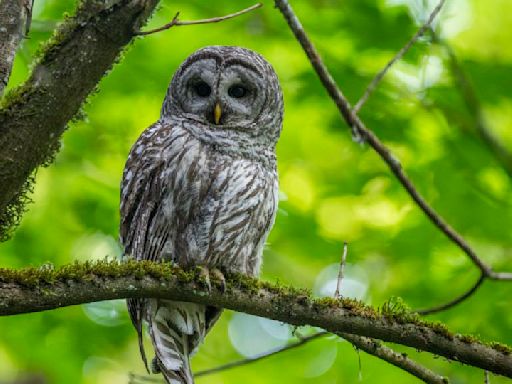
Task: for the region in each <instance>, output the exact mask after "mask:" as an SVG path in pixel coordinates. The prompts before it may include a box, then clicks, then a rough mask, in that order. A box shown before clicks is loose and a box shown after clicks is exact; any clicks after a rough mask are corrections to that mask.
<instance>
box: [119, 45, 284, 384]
mask: <svg viewBox="0 0 512 384" xmlns="http://www.w3.org/2000/svg"><path fill="white" fill-rule="evenodd" d="M282 118H283V97H282V92H281V88H280V86H279V81H278V79H277V76H276V74H275V72H274V70H273V69H272V67H271V65H270V64H269V63H268V62H267V61H266V60H265V59H264V58H263V57H262V56H260V55H259V54H257V53H255V52H253V51H250V50H248V49H244V48H240V47H229V46H211V47H206V48H202V49H200V50H198V51H196V52H195V53H193V54H192V55H191V56H189V57H188V58H187V59H186V60H185V62H184V63H183V64H181V66H180V67H179V68H178V70H177V71H176V73H175V74H174V76H173V78H172V80H171V83H170V85H169V87H168V90H167V94H166V96H165V98H164V101H163V105H162V109H161V115H160V119H159V120H158V121H157V122H156V123H154V124H153V125H151V126H150V127H149V128H147V129H146V130H145V131H144V132H143V133H142V135H141V136H140V137H139V139H138V140H137V141H136V143H135V144H134V145H133V147H132V149H131V151H130V154H129V156H128V160H127V162H126V166H125V169H124V173H123V179H122V182H121V207H120V211H121V223H120V240H121V243H122V245H123V247H124V254H125V258H134V259H136V260H153V261H170V262H173V263H175V264H177V265H179V266H182V267H190V266H203V267H204V268H205V270H225V271H228V272H239V273H244V274H247V275H250V276H257V275H258V273H259V270H260V266H261V258H262V252H263V247H264V245H265V241H266V239H267V235H268V233H269V231H270V229H271V227H272V225H273V224H274V219H275V216H276V210H277V203H278V177H277V171H276V155H275V147H276V143H277V141H278V139H279V135H280V133H281V127H282ZM128 310H129V313H130V317H131V320H132V322H133V325H134V327H135V329H136V331H137V333H138V339H139V346H140V351H141V356H142V359H143V361H144V364H145V365H146V368H148V363H147V360H146V355H145V352H144V346H143V340H142V339H143V337H142V328H143V322H146V323H147V325H148V330H149V335H150V337H151V341H152V344H153V348H154V351H155V357H154V359H153V361H152V364H151V367H152V370H153V372H161V373H162V374H163V376H164V378H165V380H166V382H167V383H172V384H182V383H184V384H189V383H193V382H194V380H193V376H192V372H191V369H190V362H189V359H190V356H191V355H192V354H193V353H194V352H195V351H196V350H197V348H198V346H199V345H200V344H201V342H202V341H203V339H204V337H205V335H206V333H207V332H208V331H209V329H210V328H211V327H212V326H213V324H214V323H215V321H216V320H217V319H218V318H219V316H220V313H221V309H219V308H215V307H212V306H207V305H200V304H194V303H187V302H180V301H170V300H160V299H151V298H147V299H129V300H128Z"/></svg>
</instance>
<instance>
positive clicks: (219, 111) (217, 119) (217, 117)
mask: <svg viewBox="0 0 512 384" xmlns="http://www.w3.org/2000/svg"><path fill="white" fill-rule="evenodd" d="M221 116H222V109H221V108H220V104H219V103H218V102H217V103H216V104H215V108H214V109H213V119H214V120H215V124H217V125H219V122H220V117H221Z"/></svg>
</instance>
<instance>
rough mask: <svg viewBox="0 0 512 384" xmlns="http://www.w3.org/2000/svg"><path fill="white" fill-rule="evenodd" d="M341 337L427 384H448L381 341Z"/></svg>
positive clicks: (349, 336) (444, 379)
mask: <svg viewBox="0 0 512 384" xmlns="http://www.w3.org/2000/svg"><path fill="white" fill-rule="evenodd" d="M339 335H340V336H341V337H343V338H344V339H345V340H347V341H348V342H350V343H351V344H352V345H353V346H354V347H355V348H357V349H360V350H362V351H365V352H366V353H368V354H370V355H373V356H375V357H378V358H379V359H382V360H384V361H386V362H388V363H390V364H393V365H394V366H396V367H398V368H401V369H403V370H404V371H406V372H409V373H410V374H411V375H413V376H416V377H417V378H418V379H420V380H422V381H424V382H425V383H430V384H446V383H448V379H447V378H445V377H443V376H440V375H438V374H437V373H435V372H433V371H431V370H430V369H428V368H426V367H424V366H422V365H420V364H418V363H416V362H415V361H413V360H411V359H409V358H408V357H407V355H405V354H402V353H398V352H395V351H393V350H392V349H391V348H388V347H386V346H385V345H383V344H382V343H381V342H380V341H377V340H374V339H370V338H368V337H362V336H357V335H351V334H348V333H340V334H339Z"/></svg>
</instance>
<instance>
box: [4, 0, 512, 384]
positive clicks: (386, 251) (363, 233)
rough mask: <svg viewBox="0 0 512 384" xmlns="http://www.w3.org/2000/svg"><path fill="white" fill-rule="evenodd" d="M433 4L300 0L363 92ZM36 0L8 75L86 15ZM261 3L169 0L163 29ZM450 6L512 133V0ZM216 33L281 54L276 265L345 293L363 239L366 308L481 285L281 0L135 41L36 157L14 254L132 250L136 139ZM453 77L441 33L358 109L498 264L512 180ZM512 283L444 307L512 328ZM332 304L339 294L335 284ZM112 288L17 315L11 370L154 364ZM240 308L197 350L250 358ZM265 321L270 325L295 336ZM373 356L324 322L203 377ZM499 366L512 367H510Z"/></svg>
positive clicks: (494, 331)
mask: <svg viewBox="0 0 512 384" xmlns="http://www.w3.org/2000/svg"><path fill="white" fill-rule="evenodd" d="M423 3H430V5H431V6H432V5H433V2H423V1H414V0H410V1H405V0H404V1H396V0H395V1H391V0H345V1H340V0H304V1H292V5H293V6H294V8H295V10H296V12H297V13H298V15H299V17H301V20H302V22H303V24H304V26H305V28H306V30H307V31H308V33H309V34H310V36H311V38H312V40H313V41H314V42H315V44H316V45H317V48H318V50H319V51H320V53H321V54H322V56H323V58H324V59H325V62H326V64H327V65H328V66H329V68H330V69H331V71H332V72H333V75H334V78H335V79H336V81H337V82H338V84H339V85H340V86H341V88H342V90H343V91H344V93H345V94H346V95H347V97H348V98H349V100H350V101H351V102H352V104H354V103H355V102H356V101H357V99H358V98H359V97H360V96H361V95H362V93H363V91H364V89H365V87H366V85H367V84H368V83H369V81H370V80H371V78H372V76H373V75H374V74H375V73H376V72H378V71H379V70H380V69H381V68H382V67H383V66H384V65H385V63H386V61H387V60H389V59H390V58H391V57H392V56H393V55H394V53H395V52H396V51H397V50H398V49H400V47H401V46H402V45H403V44H404V43H405V42H406V41H407V40H408V39H409V37H410V36H412V34H413V33H414V32H415V30H416V29H417V27H418V25H417V23H416V22H415V17H416V16H419V18H421V15H422V13H421V10H422V9H423V5H422V4H423ZM451 3H452V4H451ZM405 4H410V6H407V5H405ZM35 5H36V7H37V8H36V10H35V16H34V23H33V30H32V32H31V38H30V39H28V40H26V41H25V42H24V47H23V49H22V50H21V51H20V53H19V55H18V56H17V58H16V62H15V67H14V73H13V77H12V80H11V84H10V85H9V86H10V87H14V86H16V85H17V84H20V83H21V82H22V81H23V80H24V79H26V78H27V76H28V73H29V67H30V63H31V61H32V60H33V57H34V54H35V52H36V49H37V46H38V44H40V43H41V42H43V41H45V40H46V39H48V38H49V37H50V35H51V30H52V29H53V27H54V24H55V21H57V20H62V19H63V17H64V13H65V12H68V13H70V14H73V13H74V6H75V4H74V3H73V2H65V1H57V0H46V1H36V2H35ZM249 5H252V2H251V1H249V0H243V1H237V2H232V1H223V0H222V1H216V2H205V1H199V0H194V1H181V0H180V1H164V2H162V6H161V8H160V9H159V11H158V12H157V13H156V14H155V16H154V18H153V20H152V22H151V24H150V25H149V26H148V28H152V27H156V26H160V25H163V24H165V23H167V22H168V21H169V19H170V18H171V17H172V15H174V14H175V13H176V12H177V11H180V15H181V16H180V17H181V19H182V20H192V19H198V18H205V17H211V16H217V15H222V14H226V13H230V12H233V11H235V10H238V9H241V8H243V7H245V6H249ZM447 6H448V8H447V9H446V10H445V11H443V13H442V15H441V19H440V20H441V23H440V25H438V27H437V28H438V29H439V31H440V33H441V35H442V36H443V37H444V38H446V39H447V41H448V42H449V43H450V44H451V45H452V47H453V48H454V50H455V52H456V54H457V56H458V58H459V60H460V62H461V65H462V66H463V69H464V70H465V72H466V73H467V74H468V76H469V77H470V79H471V82H472V84H473V85H474V86H475V89H476V93H477V97H478V99H479V101H480V103H481V105H482V108H483V117H484V119H485V121H486V123H487V125H488V127H489V129H490V131H491V132H492V133H493V134H494V135H495V136H496V137H497V138H498V139H499V140H500V141H501V142H502V144H503V145H504V146H505V147H506V148H507V149H508V150H509V151H512V134H511V132H512V130H510V126H511V124H512V97H511V96H510V86H509V85H510V84H512V45H510V41H512V30H511V29H510V28H509V25H510V21H511V20H510V15H511V14H512V3H511V2H510V1H509V0H492V1H491V2H489V1H484V0H471V1H467V2H462V1H460V2H447ZM415 15H416V16H415ZM212 44H228V45H241V46H245V47H248V48H251V49H254V50H256V51H258V52H260V53H262V54H263V55H264V56H265V57H266V58H267V59H268V60H269V61H270V62H271V63H272V64H273V65H274V67H275V68H276V71H277V73H278V75H279V77H280V80H281V83H282V86H283V90H284V95H285V121H284V130H283V133H282V137H281V140H280V143H279V144H278V159H279V174H280V179H281V191H282V195H283V199H282V201H281V202H280V212H279V214H278V217H277V221H276V225H275V227H274V229H273V231H272V233H271V237H270V239H269V246H268V249H267V251H266V254H265V260H264V264H263V270H262V277H263V278H264V279H266V280H269V281H275V280H276V279H279V280H280V281H281V282H282V285H284V286H289V285H291V286H294V287H297V288H303V289H306V290H310V291H311V292H312V293H313V294H314V295H317V296H330V295H332V294H333V292H334V288H332V285H330V283H331V282H332V278H333V276H332V275H330V271H331V270H332V271H334V279H335V277H336V274H337V266H338V264H339V258H340V254H341V250H342V244H343V242H344V241H347V242H348V243H349V253H348V264H347V269H346V277H345V279H344V283H343V286H342V294H343V296H344V297H349V298H350V297H353V298H354V299H344V300H343V305H344V306H347V305H348V306H350V307H353V308H364V306H363V307H359V303H360V302H363V303H366V304H371V305H373V306H375V307H376V306H380V308H381V312H382V314H383V315H389V316H393V317H395V318H396V317H397V316H398V317H405V318H406V319H407V320H408V321H412V320H414V319H416V315H413V314H412V312H411V311H410V310H409V309H408V308H407V307H405V306H404V305H403V304H402V303H401V302H400V301H398V300H395V301H392V302H387V303H385V300H387V298H389V297H391V296H396V297H402V298H403V300H404V301H405V302H406V303H408V304H409V305H410V306H411V308H413V309H417V308H426V307H429V306H432V305H437V304H440V303H444V302H445V301H448V300H449V299H452V298H453V297H455V296H457V295H458V294H461V293H462V292H464V291H465V290H466V289H468V288H469V287H470V286H471V285H472V284H474V282H475V281H476V280H477V279H478V276H479V274H478V270H477V269H476V268H475V267H474V266H473V265H472V264H471V263H470V261H469V260H468V259H467V257H465V256H464V255H463V254H462V252H460V251H459V250H458V249H457V248H456V247H454V246H453V244H451V243H450V242H449V241H448V240H447V239H446V238H445V237H444V236H443V235H442V234H440V233H439V231H438V230H437V229H436V228H434V227H433V226H432V224H431V223H430V222H429V221H428V220H427V219H426V218H425V217H424V215H423V214H422V213H421V212H420V211H419V210H418V209H417V207H416V206H415V205H414V204H413V203H412V202H411V200H410V199H409V197H408V196H407V195H406V194H405V192H404V191H403V189H402V188H401V186H400V185H399V184H398V183H397V182H396V180H395V179H394V178H393V176H392V175H391V174H390V172H389V170H388V169H387V167H386V166H385V165H384V164H383V163H382V162H381V161H380V159H379V158H378V157H377V156H376V155H375V154H374V153H373V152H372V151H371V150H369V149H368V148H367V146H359V145H357V144H355V143H353V142H352V139H351V137H350V133H349V130H348V129H347V128H346V126H345V124H344V123H343V122H342V121H341V119H340V117H339V115H338V112H337V110H336V108H335V106H334V105H333V104H332V102H331V101H330V100H329V99H328V97H327V96H326V92H325V90H324V89H323V88H322V87H321V85H320V84H319V81H318V79H317V78H316V76H315V74H314V73H313V72H312V70H311V67H310V64H309V63H308V62H307V60H306V58H305V55H304V53H303V52H302V51H301V49H300V47H299V46H298V44H297V43H296V42H295V40H294V39H293V36H292V34H291V33H290V31H289V30H288V29H287V26H286V24H285V22H284V21H283V19H282V17H281V16H280V14H279V13H278V12H277V10H275V9H274V8H273V4H272V1H264V7H263V8H262V9H261V10H257V11H256V12H253V13H251V14H249V15H245V16H242V17H240V18H237V19H234V20H230V21H226V22H223V23H219V24H213V25H200V26H191V27H177V28H173V29H171V30H169V31H166V32H162V33H159V34H156V35H152V36H148V37H145V38H139V39H136V41H135V42H134V44H133V45H132V47H131V48H130V49H129V51H127V52H126V54H125V55H124V57H123V59H122V60H121V61H120V63H119V65H117V66H116V67H115V68H114V69H113V70H112V72H111V73H110V74H109V75H108V76H107V77H106V78H105V79H104V80H103V81H102V83H101V84H100V87H99V92H97V93H96V94H95V96H94V97H92V98H91V99H90V100H89V102H88V104H87V105H86V107H85V108H84V112H85V114H86V117H85V119H83V120H82V121H79V122H76V123H74V124H73V126H72V127H71V129H69V131H68V132H66V133H65V135H64V140H63V147H62V149H61V151H60V152H59V154H58V155H57V157H56V160H55V163H54V164H52V165H51V166H50V167H48V168H44V169H41V170H40V171H39V172H38V174H37V179H36V184H35V190H34V193H33V194H32V195H31V197H32V199H33V200H34V203H33V204H30V205H29V211H28V212H27V213H26V214H25V215H24V217H23V221H22V223H21V226H20V227H19V229H18V230H17V231H16V232H15V234H14V236H13V239H12V240H10V241H9V242H6V243H2V244H0V255H1V259H0V265H1V266H2V267H24V266H27V265H35V266H37V265H41V264H42V263H44V262H50V263H53V264H55V265H63V264H67V263H70V262H72V261H74V260H80V261H85V260H102V259H104V257H105V256H110V257H117V256H119V254H120V249H119V247H118V246H117V236H118V229H117V227H118V221H119V214H118V204H119V197H118V196H119V180H120V177H121V172H122V169H123V166H124V161H125V160H126V156H127V154H128V151H129V149H130V146H131V145H132V144H133V142H134V141H135V139H136V138H137V136H138V135H139V134H140V133H141V131H142V130H143V129H144V128H146V127H147V126H149V125H150V124H151V123H153V122H154V121H155V120H156V119H157V118H158V115H159V110H160V106H161V101H162V99H163V97H164V95H165V91H166V88H167V84H168V83H169V80H170V78H171V75H172V73H173V72H174V70H175V69H176V68H177V66H178V65H179V64H180V62H181V61H182V60H184V59H185V57H187V55H189V54H190V53H191V52H193V51H194V50H195V49H197V48H199V47H202V46H205V45H212ZM454 84H455V82H454V80H453V76H452V75H451V73H450V69H449V65H448V56H447V55H446V52H445V51H444V49H443V48H442V47H440V46H438V45H436V44H433V43H432V42H431V39H430V38H428V37H425V38H424V39H422V40H421V41H420V42H419V43H418V44H416V45H415V47H414V48H413V49H412V50H411V51H410V52H409V53H408V54H407V55H406V57H405V58H404V60H402V61H401V62H399V63H398V64H397V65H396V66H395V67H394V68H393V70H392V71H391V72H390V73H389V74H388V75H387V76H386V77H385V79H384V82H383V83H382V84H381V85H380V86H379V88H378V89H377V91H376V93H375V94H374V95H373V96H372V97H371V98H370V100H369V102H368V103H367V104H366V105H365V106H364V107H363V109H362V111H361V118H362V119H363V120H364V121H365V122H366V124H367V125H368V127H369V128H370V129H372V130H374V131H375V132H376V133H377V134H378V135H379V137H381V138H382V140H383V141H384V142H385V143H386V144H387V145H389V147H390V148H391V149H392V150H393V152H394V154H395V155H396V156H397V158H399V159H400V161H401V163H402V165H403V166H404V168H405V170H406V171H407V173H408V174H409V175H410V176H411V178H412V179H413V181H414V182H415V184H416V185H417V187H418V189H419V190H420V191H421V193H422V194H423V195H424V196H425V198H426V199H427V200H428V201H429V202H430V203H432V205H433V206H434V207H435V208H436V209H437V210H438V211H439V212H440V213H441V214H442V215H443V216H444V217H445V218H446V219H447V221H448V222H450V224H452V225H453V227H455V228H456V229H457V230H458V231H459V232H460V233H461V234H463V235H464V237H465V238H467V240H468V241H469V242H470V243H471V245H472V246H473V247H475V249H476V250H477V252H478V253H479V255H481V257H482V259H484V260H485V261H486V262H487V263H489V264H490V265H492V266H493V268H494V269H495V270H509V271H510V270H512V263H511V262H510V260H511V259H512V250H511V247H510V244H512V231H510V223H511V222H512V203H511V201H512V200H511V194H512V182H511V179H510V177H509V176H508V175H507V173H506V172H505V171H504V169H503V167H502V166H501V163H500V162H499V161H498V160H497V159H496V156H495V155H494V154H493V152H492V150H491V149H490V148H489V147H488V146H486V145H485V144H484V143H483V142H482V140H481V138H480V136H479V135H478V133H477V130H476V126H475V122H474V111H470V110H468V108H467V107H466V105H465V104H464V101H463V98H462V97H461V95H460V93H459V91H458V89H457V88H456V87H455V85H454ZM246 283H247V284H248V282H246ZM331 288H332V289H331ZM304 297H305V298H306V297H308V295H307V292H304ZM510 297H512V285H511V284H507V283H505V282H491V281H487V282H485V283H484V284H483V286H482V287H481V288H480V289H479V290H478V292H477V293H475V294H474V295H473V296H472V297H471V298H470V299H468V300H466V301H465V302H464V303H462V304H460V305H459V306H458V307H456V308H454V309H451V310H449V311H446V312H444V313H440V314H438V315H434V316H431V317H429V319H428V320H432V321H433V322H434V323H435V322H436V321H441V322H443V323H444V324H446V325H447V326H448V327H449V329H451V330H454V331H455V332H457V333H460V334H475V335H479V337H481V338H482V339H484V340H499V341H501V342H503V343H506V344H509V345H510V344H512V334H511V333H510V329H511V328H512V316H510ZM305 300H306V299H305ZM351 300H353V301H351ZM318 303H323V304H322V305H327V306H328V305H337V301H335V300H333V299H323V300H321V301H320V302H318ZM381 303H384V304H381ZM102 305H103V306H101V305H87V306H82V307H73V308H65V309H61V310H58V311H51V312H45V313H39V314H31V315H23V316H16V317H11V318H1V319H0V329H1V331H0V376H1V377H2V380H7V381H9V380H11V381H12V380H15V379H21V378H23V377H24V376H27V375H30V374H32V373H36V374H41V375H43V376H44V377H46V378H47V381H48V382H50V383H66V384H67V383H82V384H93V383H94V384H102V383H127V381H128V378H127V377H128V376H127V373H128V372H137V373H143V366H142V364H141V362H140V358H139V356H138V348H137V345H136V337H135V332H134V331H133V329H132V327H131V324H130V322H129V319H128V317H127V315H126V311H125V309H124V306H123V303H119V302H112V303H104V304H102ZM319 305H320V304H319ZM237 316H238V314H236V315H235V314H232V313H226V314H224V315H223V317H222V319H221V321H220V322H219V323H218V325H217V326H216V327H215V329H214V330H213V331H212V333H211V334H210V335H209V336H208V337H207V340H206V342H205V344H204V345H203V346H202V347H201V349H200V351H199V353H198V354H197V355H196V357H194V359H193V366H194V369H196V370H199V369H203V368H209V367H213V366H216V365H218V364H221V363H226V362H229V361H232V360H235V359H238V358H240V354H239V351H241V349H240V347H239V346H238V345H237V343H236V338H235V336H234V335H235V333H236V332H235V331H236V330H237V328H236V324H237V323H236V321H235V320H236V319H237ZM251 321H253V320H251ZM250 324H255V325H258V324H260V322H259V320H254V322H253V323H250ZM267 325H268V324H267ZM267 325H265V327H266V326H267ZM265 327H263V328H262V331H261V332H262V335H264V337H265V338H266V339H268V340H271V341H272V342H274V341H275V342H278V341H279V340H280V339H279V338H277V337H276V335H275V334H274V333H272V332H270V331H269V330H268V329H267V328H265ZM265 329H267V330H265ZM4 330H7V331H4ZM273 330H274V329H273ZM244 332H245V333H243V332H242V331H240V332H239V333H240V334H244V337H245V339H247V340H249V341H251V342H252V343H253V345H254V350H256V348H257V345H259V343H260V342H261V340H260V339H262V337H255V339H254V340H253V339H251V337H252V335H253V334H254V332H255V331H254V329H252V328H249V330H246V331H244ZM439 332H441V333H442V332H443V330H442V328H440V329H439ZM462 338H464V339H465V340H466V341H467V342H470V341H471V337H468V336H462ZM276 340H277V341H276ZM393 348H395V346H393ZM496 348H497V349H499V348H500V347H499V346H496ZM397 349H398V351H399V352H407V354H408V356H410V357H411V358H413V359H416V360H418V361H420V362H421V363H423V364H425V365H427V366H428V367H430V368H432V369H434V370H435V371H436V372H438V373H439V374H442V375H444V376H447V377H449V378H450V379H451V381H452V382H461V383H462V382H463V383H481V382H482V381H483V378H482V376H483V373H481V372H479V371H477V370H475V369H471V368H468V367H463V366H460V365H458V364H453V363H452V364H449V363H447V362H446V361H444V360H443V359H432V358H431V357H430V356H429V355H428V354H419V353H417V352H415V351H411V350H410V349H406V348H397ZM361 359H362V371H361V375H362V380H361V382H362V383H411V382H413V381H414V379H413V378H411V377H410V376H408V375H407V374H405V373H403V372H402V371H400V370H398V369H397V368H395V367H393V366H390V365H388V364H385V363H383V362H381V361H379V360H377V359H375V358H373V357H370V356H366V355H364V354H361ZM283 367H286V369H283ZM358 371H359V368H358V357H357V354H355V353H354V352H353V349H352V348H351V347H350V345H348V343H346V342H336V341H335V340H333V339H330V338H325V339H321V340H317V341H315V342H312V343H310V344H307V345H306V346H303V347H301V348H300V349H296V350H293V351H290V352H287V353H285V354H281V355H278V356H275V357H273V358H271V359H268V360H265V361H262V362H260V363H257V364H255V365H249V366H246V367H242V368H238V369H234V370H231V371H226V372H223V373H219V374H216V375H212V376H210V377H208V378H205V379H199V380H198V383H201V381H200V380H203V382H205V383H206V382H207V383H213V384H216V383H224V382H233V383H239V382H243V383H249V384H251V383H261V382H264V383H269V384H273V383H280V384H281V383H298V384H306V383H319V384H323V383H329V384H330V383H344V382H356V381H357V380H358V374H359V372H358ZM491 380H492V383H493V384H499V383H505V382H506V381H505V380H504V379H502V378H499V377H496V378H494V377H493V378H492V379H491Z"/></svg>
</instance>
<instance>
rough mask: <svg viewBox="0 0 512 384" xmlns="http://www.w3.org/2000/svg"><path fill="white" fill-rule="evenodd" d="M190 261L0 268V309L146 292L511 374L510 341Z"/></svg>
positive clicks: (11, 310)
mask: <svg viewBox="0 0 512 384" xmlns="http://www.w3.org/2000/svg"><path fill="white" fill-rule="evenodd" d="M201 276H203V274H201V273H200V272H199V271H198V270H197V269H196V270H193V271H183V270H181V269H179V268H177V267H173V266H170V265H168V264H157V263H151V262H134V261H132V262H128V263H125V264H118V263H116V262H98V263H94V264H93V263H86V264H78V263H76V264H73V265H69V266H64V267H62V268H60V269H58V270H53V269H51V268H40V269H34V268H26V269H22V270H19V271H15V270H10V269H3V270H0V315H15V314H21V313H28V312H36V311H44V310H49V309H55V308H59V307H64V306H69V305H76V304H83V303H88V302H94V301H102V300H111V299H122V298H142V297H154V298H161V299H170V300H180V301H190V302H195V303H201V304H209V305H213V306H217V307H222V308H228V309H232V310H235V311H239V312H246V313H249V314H252V315H256V316H262V317H267V318H270V319H274V320H279V321H283V322H286V323H289V324H293V325H306V324H308V325H311V326H317V327H321V328H323V329H325V330H327V331H329V332H332V333H338V334H339V333H349V334H354V335H359V336H366V337H370V338H374V339H379V340H383V341H389V342H393V343H398V344H402V345H406V346H409V347H413V348H416V349H419V350H422V351H427V352H431V353H433V354H436V355H440V356H444V357H446V358H448V359H450V360H455V361H459V362H462V363H465V364H469V365H472V366H475V367H479V368H482V369H485V370H488V371H491V372H493V373H496V374H500V375H504V376H507V377H510V378H512V349H511V348H509V347H507V346H505V345H502V344H498V343H493V344H486V343H483V342H481V341H479V340H478V339H476V338H474V337H470V336H461V335H456V334H453V333H451V332H450V331H449V330H448V329H447V328H446V327H445V326H443V325H441V324H438V323H430V322H426V321H423V320H421V319H420V318H419V316H418V315H416V314H412V313H410V312H407V311H405V310H404V309H403V308H400V307H396V306H395V309H393V307H394V306H392V305H384V306H383V309H382V310H380V311H378V310H375V309H373V308H371V307H369V306H366V305H364V304H363V303H360V302H357V301H355V300H352V299H347V298H345V299H339V300H336V299H331V298H324V299H313V298H311V297H310V296H309V294H308V293H307V292H305V291H302V290H297V289H292V288H285V287H279V286H276V285H273V284H270V283H263V282H260V281H258V280H255V279H251V278H248V277H246V276H242V275H234V276H228V278H227V280H226V288H225V289H224V290H223V289H221V286H220V284H218V282H214V285H213V286H212V287H211V288H210V289H208V288H207V287H206V284H205V282H204V281H203V280H201Z"/></svg>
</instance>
